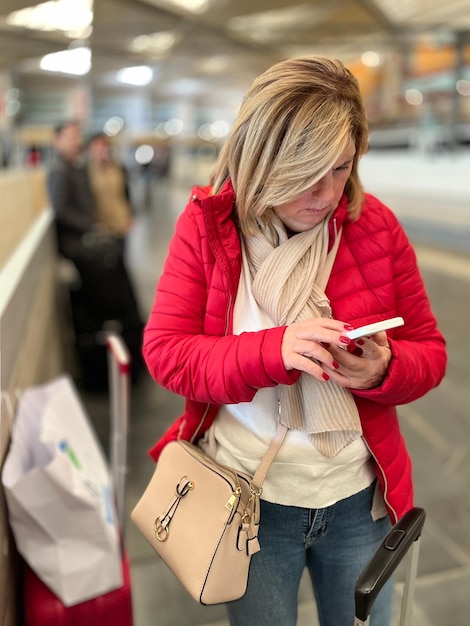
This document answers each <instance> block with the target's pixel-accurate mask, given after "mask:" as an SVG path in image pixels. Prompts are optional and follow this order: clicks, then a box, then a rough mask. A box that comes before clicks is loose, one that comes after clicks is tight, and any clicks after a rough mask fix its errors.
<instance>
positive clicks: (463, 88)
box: [455, 80, 470, 96]
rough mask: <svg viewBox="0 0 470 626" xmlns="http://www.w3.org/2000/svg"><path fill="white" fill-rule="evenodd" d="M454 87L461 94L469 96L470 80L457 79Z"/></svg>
mask: <svg viewBox="0 0 470 626" xmlns="http://www.w3.org/2000/svg"><path fill="white" fill-rule="evenodd" d="M455 88H456V89H457V91H458V92H459V94H460V95H461V96H470V81H468V80H458V81H457V84H456V85H455Z"/></svg>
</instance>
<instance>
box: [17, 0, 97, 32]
mask: <svg viewBox="0 0 470 626" xmlns="http://www.w3.org/2000/svg"><path fill="white" fill-rule="evenodd" d="M92 23H93V0H50V1H49V2H43V3H41V4H38V5H36V6H33V7H27V8H26V9H20V10H19V11H14V12H13V13H10V15H8V17H7V24H10V25H11V26H17V27H19V28H29V29H31V30H42V31H54V30H60V31H63V32H64V33H66V34H67V35H68V36H69V37H71V38H73V39H77V38H78V39H79V38H82V37H87V36H89V34H90V33H91V26H92Z"/></svg>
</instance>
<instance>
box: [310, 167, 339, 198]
mask: <svg viewBox="0 0 470 626" xmlns="http://www.w3.org/2000/svg"><path fill="white" fill-rule="evenodd" d="M312 195H313V196H315V198H320V199H321V200H325V201H328V200H331V199H332V198H333V196H334V188H333V173H332V172H329V173H328V174H325V176H323V178H321V179H320V180H319V181H318V182H317V183H316V184H315V185H314V186H313V187H312Z"/></svg>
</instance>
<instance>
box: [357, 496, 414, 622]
mask: <svg viewBox="0 0 470 626" xmlns="http://www.w3.org/2000/svg"><path fill="white" fill-rule="evenodd" d="M425 518H426V513H425V511H424V509H421V508H418V507H415V508H413V509H411V510H410V511H408V512H407V513H405V515H404V516H403V517H402V518H400V519H399V520H398V522H397V523H396V524H395V525H394V526H393V527H392V528H391V530H390V531H389V533H388V534H387V536H386V537H385V539H384V540H383V541H382V543H381V544H380V546H379V548H378V549H377V550H376V552H375V554H374V556H373V557H372V558H371V559H370V561H369V562H368V564H367V565H366V567H365V568H364V569H363V570H362V572H361V574H360V576H359V578H358V579H357V582H356V586H355V590H354V595H355V603H356V618H357V620H359V621H358V622H357V623H358V624H360V623H367V619H368V617H369V615H370V612H371V609H372V605H373V604H374V602H375V599H376V598H377V595H378V594H379V592H380V590H381V589H382V587H383V586H384V585H385V583H386V582H387V581H388V580H389V578H390V576H391V575H392V574H393V572H394V571H395V569H396V568H397V567H398V565H399V564H400V562H401V561H402V560H403V558H404V557H405V556H406V554H407V553H408V550H409V549H410V547H411V546H412V544H413V543H414V542H415V541H417V540H418V539H419V538H420V536H421V532H422V529H423V525H424V520H425Z"/></svg>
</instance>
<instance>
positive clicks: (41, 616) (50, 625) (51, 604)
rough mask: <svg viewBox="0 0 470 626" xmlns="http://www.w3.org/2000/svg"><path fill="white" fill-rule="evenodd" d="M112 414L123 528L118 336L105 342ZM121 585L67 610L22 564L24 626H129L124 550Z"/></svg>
mask: <svg viewBox="0 0 470 626" xmlns="http://www.w3.org/2000/svg"><path fill="white" fill-rule="evenodd" d="M106 341H107V347H108V365H109V382H110V384H109V389H110V412H111V441H110V463H111V475H112V478H113V485H114V491H115V497H116V510H117V514H118V519H119V522H120V525H121V535H122V533H123V524H124V481H125V472H126V457H127V432H128V423H129V397H130V396H129V394H130V383H129V374H130V367H131V361H130V355H129V351H128V350H127V347H126V345H125V344H124V342H123V341H122V339H121V338H120V337H119V336H117V335H109V336H108V337H107V340H106ZM122 573H123V586H122V587H120V588H119V589H115V590H113V591H110V592H108V593H105V594H103V595H101V596H98V597H96V598H93V599H91V600H88V601H86V602H81V603H80V604H76V605H74V606H69V607H66V606H64V604H63V603H62V601H61V600H60V599H59V598H58V597H57V596H56V595H55V594H54V593H53V592H52V591H51V590H50V589H49V588H48V587H47V586H46V585H45V584H44V583H43V582H42V581H41V580H40V579H39V578H38V577H37V576H36V574H35V573H34V572H33V570H32V569H31V568H30V567H29V566H28V565H27V564H26V563H25V572H24V580H23V583H24V588H23V602H24V625H25V626H84V624H86V625H87V626H103V624H119V626H132V624H133V617H132V593H131V577H130V566H129V559H128V556H127V554H126V551H125V549H124V545H122Z"/></svg>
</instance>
